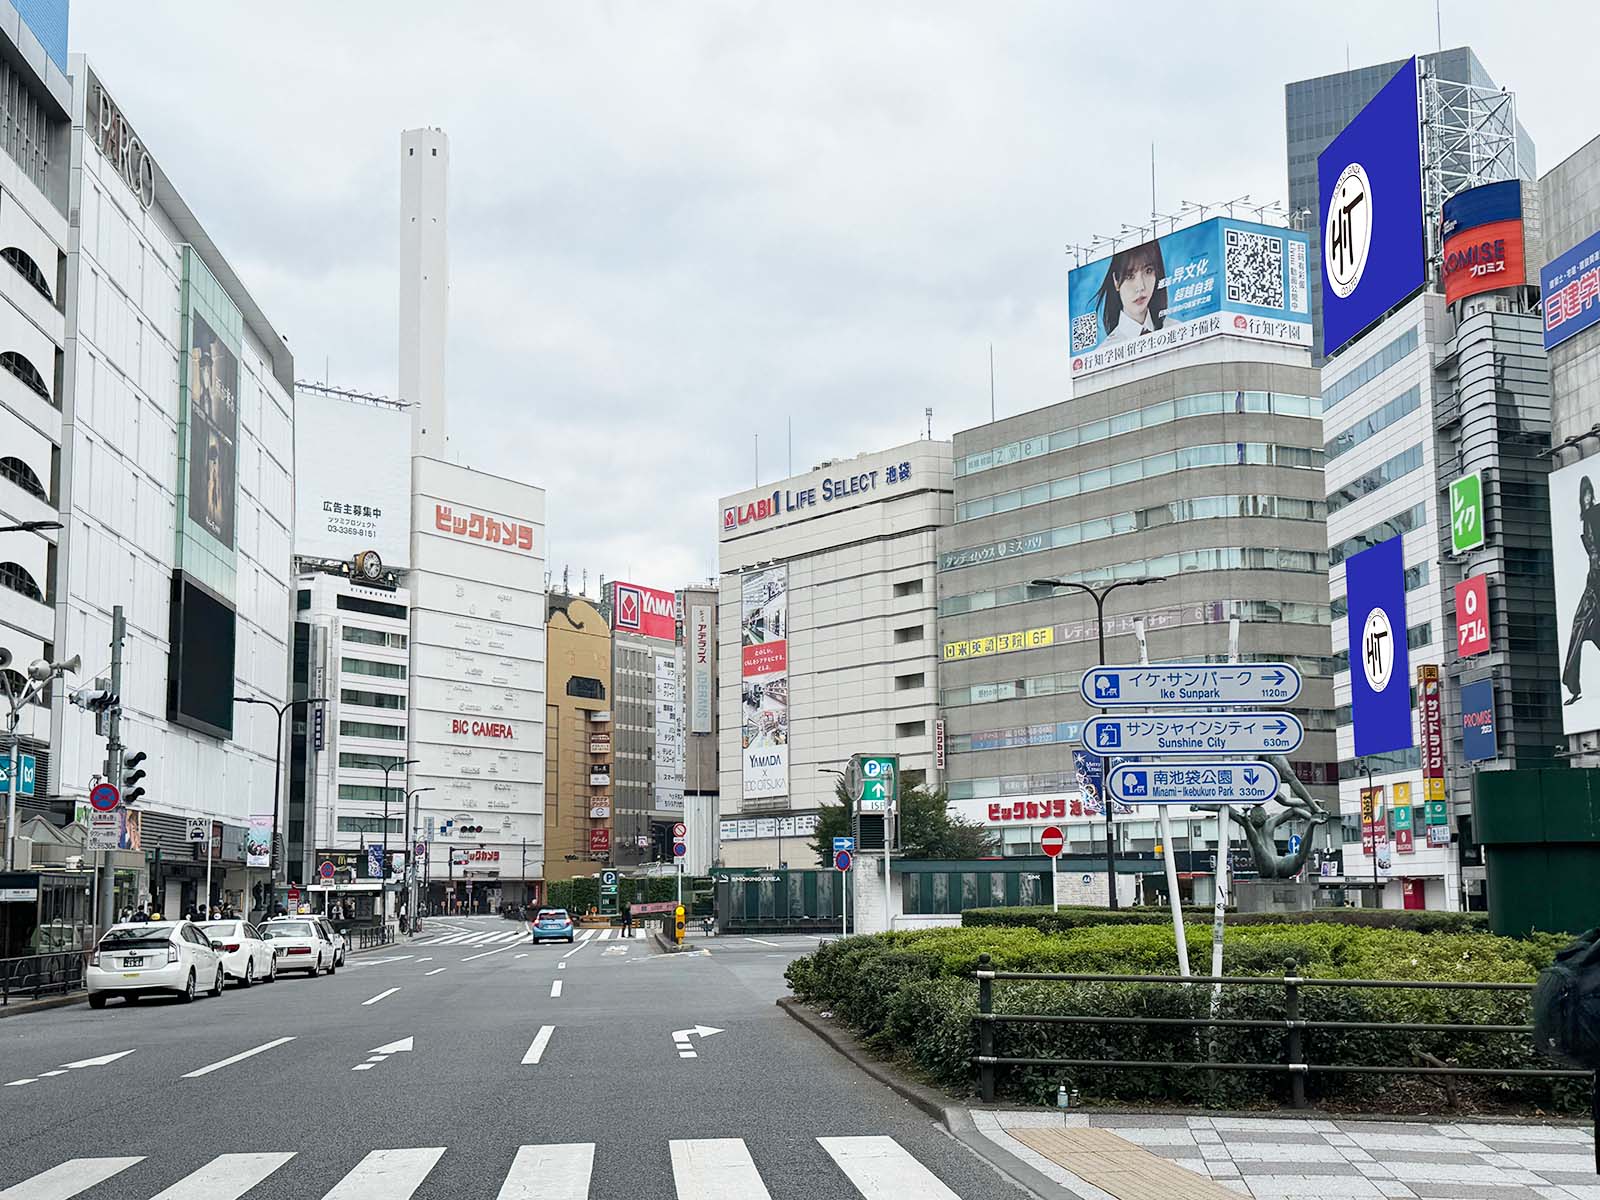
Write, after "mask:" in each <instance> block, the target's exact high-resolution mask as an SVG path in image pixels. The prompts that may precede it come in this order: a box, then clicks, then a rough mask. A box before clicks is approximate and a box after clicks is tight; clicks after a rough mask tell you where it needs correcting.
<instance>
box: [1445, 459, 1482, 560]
mask: <svg viewBox="0 0 1600 1200" xmlns="http://www.w3.org/2000/svg"><path fill="white" fill-rule="evenodd" d="M1481 545H1483V476H1482V474H1480V473H1479V472H1477V471H1473V472H1472V473H1471V474H1469V475H1463V476H1462V477H1461V478H1460V479H1455V480H1452V481H1451V483H1450V546H1451V549H1453V550H1454V551H1455V552H1456V553H1457V554H1461V553H1463V552H1464V551H1467V550H1476V549H1477V548H1478V547H1479V546H1481Z"/></svg>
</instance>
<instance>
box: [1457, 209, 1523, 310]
mask: <svg viewBox="0 0 1600 1200" xmlns="http://www.w3.org/2000/svg"><path fill="white" fill-rule="evenodd" d="M1527 281H1528V269H1527V265H1526V263H1525V262H1524V261H1523V252H1522V221H1521V219H1520V218H1513V219H1511V220H1508V221H1491V222H1489V224H1487V225H1478V226H1476V227H1474V228H1472V229H1466V230H1463V231H1461V232H1460V233H1457V234H1456V235H1455V236H1454V237H1451V238H1446V239H1445V243H1444V299H1445V303H1446V304H1454V303H1455V302H1456V301H1457V300H1460V299H1461V298H1462V297H1464V296H1471V295H1474V294H1476V293H1478V292H1490V291H1494V290H1495V289H1496V288H1508V287H1517V286H1520V285H1521V284H1524V283H1526V282H1527Z"/></svg>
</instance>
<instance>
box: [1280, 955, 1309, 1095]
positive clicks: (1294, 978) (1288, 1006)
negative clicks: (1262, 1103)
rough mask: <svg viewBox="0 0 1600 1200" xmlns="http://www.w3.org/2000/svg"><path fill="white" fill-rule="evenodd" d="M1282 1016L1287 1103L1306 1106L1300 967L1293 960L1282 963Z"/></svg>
mask: <svg viewBox="0 0 1600 1200" xmlns="http://www.w3.org/2000/svg"><path fill="white" fill-rule="evenodd" d="M1283 971H1284V977H1283V1015H1284V1017H1285V1019H1286V1020H1287V1021H1288V1023H1289V1103H1290V1104H1291V1105H1293V1106H1294V1107H1295V1108H1304V1107H1305V1106H1306V1073H1307V1072H1306V1046H1305V1033H1304V1032H1303V1031H1302V1030H1301V1028H1300V975H1299V971H1300V967H1299V964H1298V963H1296V962H1295V961H1294V959H1292V958H1289V959H1285V960H1284V963H1283Z"/></svg>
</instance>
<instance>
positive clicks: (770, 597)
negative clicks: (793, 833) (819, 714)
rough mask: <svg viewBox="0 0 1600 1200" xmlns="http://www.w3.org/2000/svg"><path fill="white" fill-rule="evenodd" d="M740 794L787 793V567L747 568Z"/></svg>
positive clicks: (742, 617) (741, 635) (743, 606)
mask: <svg viewBox="0 0 1600 1200" xmlns="http://www.w3.org/2000/svg"><path fill="white" fill-rule="evenodd" d="M739 654H740V691H741V696H740V714H741V731H740V744H741V750H742V753H743V755H744V776H743V778H744V787H743V792H744V798H745V799H746V800H751V799H758V798H761V797H767V796H787V795H788V794H789V569H788V568H787V567H767V568H764V569H763V570H759V571H747V572H746V573H745V575H744V578H743V581H742V587H741V603H740V615H739Z"/></svg>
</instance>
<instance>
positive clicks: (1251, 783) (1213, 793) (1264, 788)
mask: <svg viewBox="0 0 1600 1200" xmlns="http://www.w3.org/2000/svg"><path fill="white" fill-rule="evenodd" d="M1281 782H1282V780H1281V779H1280V778H1279V776H1278V772H1277V771H1276V770H1275V769H1274V768H1273V767H1271V766H1270V765H1268V764H1267V763H1253V762H1172V763H1159V762H1146V763H1123V764H1122V765H1120V766H1117V767H1113V768H1112V769H1111V777H1110V779H1109V780H1108V782H1107V786H1108V787H1109V789H1110V791H1111V795H1112V798H1113V799H1116V800H1120V801H1122V802H1123V803H1124V804H1265V803H1266V802H1267V801H1268V800H1271V799H1272V798H1273V797H1274V796H1276V795H1277V794H1278V785H1279V784H1280V783H1281Z"/></svg>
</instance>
